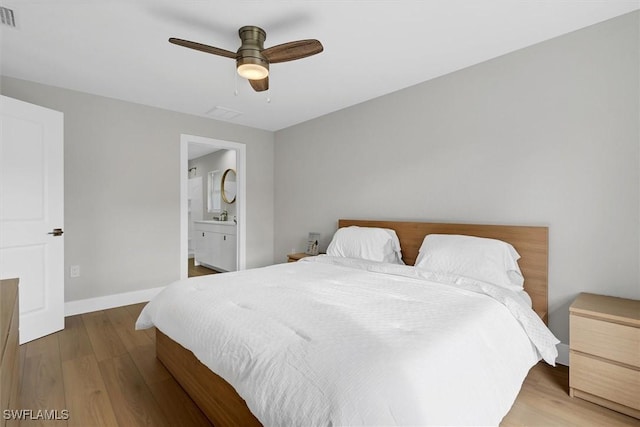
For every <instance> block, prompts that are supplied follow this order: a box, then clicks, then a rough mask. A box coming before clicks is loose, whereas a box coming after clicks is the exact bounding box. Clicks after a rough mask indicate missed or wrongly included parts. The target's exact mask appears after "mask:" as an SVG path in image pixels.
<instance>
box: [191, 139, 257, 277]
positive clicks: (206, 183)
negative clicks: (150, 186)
mask: <svg viewBox="0 0 640 427" xmlns="http://www.w3.org/2000/svg"><path fill="white" fill-rule="evenodd" d="M245 150H246V147H245V145H244V144H240V143H237V142H232V141H224V140H219V139H213V138H207V137H202V136H195V135H185V134H183V135H181V136H180V221H181V224H180V230H181V231H180V265H181V267H180V276H181V278H187V277H191V276H194V275H202V274H207V273H213V272H219V271H232V270H242V269H244V268H245V263H246V235H245V226H246V215H245V213H246V206H245V205H246V203H245V201H246V193H245V188H246V166H245V165H246V151H245ZM225 174H226V175H225ZM232 176H233V179H232ZM225 181H226V185H224V186H223V185H222V184H223V183H224V182H225ZM232 196H235V197H232ZM205 236H206V238H205ZM218 240H220V242H218ZM198 248H199V250H198ZM203 248H204V249H205V251H206V250H208V249H211V250H212V251H213V250H218V251H219V250H222V251H223V253H222V257H220V256H219V255H216V256H215V257H214V258H212V260H211V261H207V257H208V256H210V254H209V253H208V252H203ZM196 252H198V253H199V255H198V256H199V257H200V260H198V258H197V257H195V255H196ZM203 260H204V262H199V261H203ZM218 260H220V262H221V264H219V265H218ZM210 269H211V270H210ZM212 270H213V271H212Z"/></svg>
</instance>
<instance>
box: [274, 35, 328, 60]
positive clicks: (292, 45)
mask: <svg viewBox="0 0 640 427" xmlns="http://www.w3.org/2000/svg"><path fill="white" fill-rule="evenodd" d="M323 50H324V48H323V47H322V43H320V42H319V41H318V40H314V39H309V40H298V41H295V42H288V43H283V44H279V45H276V46H272V47H270V48H267V49H265V50H263V51H262V54H263V55H264V56H265V57H266V58H267V59H268V60H269V63H271V64H276V63H278V62H286V61H294V60H296V59H302V58H306V57H307V56H311V55H315V54H317V53H320V52H322V51H323Z"/></svg>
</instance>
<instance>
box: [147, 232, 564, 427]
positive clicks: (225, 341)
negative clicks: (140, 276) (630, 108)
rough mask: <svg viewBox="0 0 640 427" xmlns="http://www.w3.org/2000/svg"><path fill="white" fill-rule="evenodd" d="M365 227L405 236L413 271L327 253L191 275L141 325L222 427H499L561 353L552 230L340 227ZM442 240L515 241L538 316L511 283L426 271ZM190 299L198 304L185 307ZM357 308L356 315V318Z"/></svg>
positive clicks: (402, 239)
mask: <svg viewBox="0 0 640 427" xmlns="http://www.w3.org/2000/svg"><path fill="white" fill-rule="evenodd" d="M353 226H355V227H364V228H367V229H369V228H371V229H374V228H376V229H378V228H379V229H387V230H394V231H395V233H396V235H397V239H398V241H399V244H400V247H401V249H402V252H401V255H402V261H403V262H404V264H406V265H395V264H394V265H390V264H389V265H387V264H386V263H378V262H373V261H368V260H354V259H351V258H342V259H341V258H337V257H332V256H325V257H322V256H321V257H313V259H312V258H309V259H305V260H303V261H300V262H298V263H289V264H288V265H287V264H282V265H277V266H272V267H265V268H262V269H255V270H250V271H245V272H234V273H227V274H225V275H217V277H216V275H214V276H212V277H210V278H206V277H204V278H203V277H200V278H193V279H188V280H187V281H183V282H179V283H176V284H174V285H171V286H169V287H168V288H167V290H165V291H164V292H163V294H164V296H163V297H161V296H159V297H158V298H156V300H154V301H152V302H151V303H150V304H149V305H148V306H147V307H145V309H144V310H143V312H142V313H141V315H140V318H139V319H138V322H137V327H138V328H144V327H150V326H152V325H153V326H156V328H157V329H156V330H157V332H156V334H157V339H156V349H157V350H156V353H157V357H158V359H159V360H160V361H161V362H162V363H163V364H164V365H165V366H166V367H167V369H168V370H169V371H170V372H171V374H172V375H173V376H174V377H175V378H176V380H177V381H178V382H179V383H180V384H181V385H182V387H183V388H184V389H185V390H186V391H187V393H189V395H190V396H191V397H192V398H193V400H194V401H195V402H196V404H198V406H199V407H200V408H201V409H202V411H203V412H204V413H205V414H206V415H207V417H208V418H209V419H210V420H211V421H212V422H213V423H214V424H215V425H217V426H235V425H237V426H254V425H255V426H258V425H371V424H377V425H426V424H429V425H443V424H458V425H462V424H465V425H471V424H474V425H477V424H498V423H499V421H500V420H501V418H502V417H503V416H504V415H505V414H506V413H507V412H508V410H509V408H510V407H511V405H512V403H513V401H514V399H515V397H516V395H517V393H518V391H519V389H520V386H521V384H522V381H523V380H524V378H525V377H526V374H527V372H528V370H529V369H530V367H531V366H533V365H534V364H535V363H537V362H538V360H540V358H544V359H545V360H546V361H547V362H548V363H551V364H553V363H554V361H555V356H556V355H557V352H555V344H556V343H557V342H558V341H557V340H556V339H555V337H553V335H552V334H551V333H550V332H549V331H548V330H547V329H546V328H545V327H544V326H543V325H544V323H546V321H547V262H548V261H547V259H548V255H547V254H548V230H547V228H546V227H523V226H501V225H474V224H445V223H423V222H397V221H370V220H340V221H339V222H338V227H339V229H348V228H351V227H353ZM434 234H435V235H465V236H476V237H480V238H489V239H498V240H500V241H503V242H508V243H509V244H511V245H512V246H513V248H515V250H517V252H518V253H519V254H520V256H521V258H520V259H519V261H518V264H519V267H520V270H521V273H522V276H524V290H525V291H526V293H527V295H528V296H529V297H530V300H529V304H530V307H531V308H528V307H525V308H522V306H523V305H524V306H526V303H522V301H521V299H520V298H517V297H512V294H511V293H509V292H504V291H503V290H501V288H499V287H495V286H492V285H486V286H485V284H484V282H475V281H473V282H472V283H468V282H469V280H467V278H464V277H462V278H461V277H456V278H455V286H451V285H452V284H453V283H454V281H453V279H451V280H452V281H451V283H448V282H447V283H444V282H445V281H446V280H449V279H448V278H442V277H440V276H438V277H434V276H433V274H432V273H431V272H425V271H424V270H419V269H416V268H414V267H412V266H413V265H414V263H415V262H416V259H419V256H420V255H419V250H420V249H421V245H423V240H424V238H425V236H427V235H434ZM316 278H321V279H322V281H321V282H320V285H318V284H317V283H316V281H317V280H320V279H316ZM436 279H437V280H436ZM440 281H442V283H440ZM427 284H428V286H427ZM479 285H482V287H483V291H482V292H478V291H477V289H476V288H477V287H478V286H479ZM209 292H213V293H212V294H209ZM184 293H187V294H193V295H194V296H195V297H192V299H191V300H189V302H181V301H182V300H183V296H182V295H183V294H184ZM227 294H228V295H227ZM247 294H251V295H250V296H247ZM489 294H491V297H489V296H488V295H489ZM161 295H162V294H161ZM225 295H226V296H228V297H229V299H228V300H226V299H224V297H225ZM336 295H337V299H336ZM184 298H186V297H184ZM158 299H159V300H160V301H157V300H158ZM163 300H164V301H163ZM193 300H198V301H197V302H196V301H193ZM196 304H199V305H202V304H204V305H205V306H206V307H214V309H208V308H206V309H201V308H198V307H199V306H198V305H196ZM343 305H344V306H349V310H352V311H353V310H355V312H356V317H355V318H351V317H349V318H347V319H346V320H345V319H342V317H341V316H343V314H344V311H343V309H342V308H343V307H342V306H343ZM442 307H447V309H446V310H443V309H442ZM527 310H528V311H527ZM529 312H530V313H529ZM238 313H240V314H238ZM314 313H315V314H314ZM536 314H537V316H536ZM205 315H206V316H213V317H214V320H206V321H202V319H201V317H197V316H205ZM216 316H217V317H216ZM305 316H307V317H305ZM314 316H315V317H314ZM191 317H194V318H193V319H190V318H191ZM228 318H233V322H227V323H225V322H226V320H225V319H228ZM314 319H315V320H314ZM354 319H355V320H354ZM209 322H211V325H213V324H215V325H216V326H215V327H214V326H211V325H210V323H209ZM314 322H315V323H317V324H319V325H321V326H320V327H319V328H318V329H319V330H317V331H316V330H315V329H316V327H317V325H313V328H312V325H311V323H314ZM425 322H426V323H427V324H428V327H425ZM536 322H537V323H536ZM228 323H233V325H229V324H228ZM458 323H459V324H460V325H461V326H458ZM538 323H539V325H538ZM452 325H453V326H452ZM541 325H542V326H541ZM236 329H241V330H242V331H243V332H242V333H243V334H244V335H243V336H242V337H241V338H239V337H238V336H236V335H235V334H236V333H237V332H236ZM186 330H189V332H188V333H187V332H186ZM188 334H191V336H187V335H188ZM443 336H445V337H446V339H444V338H442V337H443ZM505 339H506V340H507V341H508V342H507V343H505V342H503V341H504V340H505ZM260 357H263V358H264V359H260ZM263 360H268V361H269V362H268V363H267V362H263ZM328 362H331V363H330V364H328ZM263 365H264V366H263ZM231 384H233V385H231Z"/></svg>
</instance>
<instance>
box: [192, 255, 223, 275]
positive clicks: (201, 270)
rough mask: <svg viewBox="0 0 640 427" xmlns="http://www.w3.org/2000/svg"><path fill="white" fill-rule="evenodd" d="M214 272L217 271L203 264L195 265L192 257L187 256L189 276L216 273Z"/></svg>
mask: <svg viewBox="0 0 640 427" xmlns="http://www.w3.org/2000/svg"><path fill="white" fill-rule="evenodd" d="M216 273H217V271H215V270H212V269H210V268H207V267H205V266H204V265H195V263H194V259H193V258H189V269H188V276H189V277H196V276H206V275H207V274H216Z"/></svg>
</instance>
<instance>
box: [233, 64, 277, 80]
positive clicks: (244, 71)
mask: <svg viewBox="0 0 640 427" xmlns="http://www.w3.org/2000/svg"><path fill="white" fill-rule="evenodd" d="M238 74H240V76H242V77H244V78H245V79H249V80H261V79H264V78H265V77H267V76H268V75H269V69H267V68H265V67H263V66H262V65H260V64H241V65H238Z"/></svg>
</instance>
